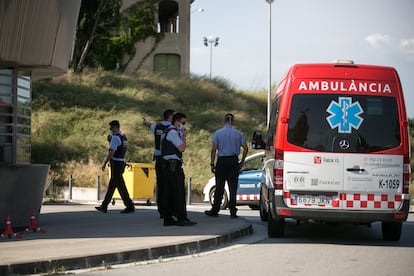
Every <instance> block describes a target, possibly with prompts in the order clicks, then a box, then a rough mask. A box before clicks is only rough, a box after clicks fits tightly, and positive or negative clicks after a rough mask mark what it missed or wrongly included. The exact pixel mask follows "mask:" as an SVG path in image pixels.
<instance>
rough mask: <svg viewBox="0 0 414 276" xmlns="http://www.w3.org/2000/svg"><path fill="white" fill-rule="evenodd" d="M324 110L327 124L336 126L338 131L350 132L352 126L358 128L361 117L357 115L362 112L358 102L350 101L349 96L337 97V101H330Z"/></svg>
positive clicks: (332, 126)
mask: <svg viewBox="0 0 414 276" xmlns="http://www.w3.org/2000/svg"><path fill="white" fill-rule="evenodd" d="M326 112H328V113H329V114H331V115H330V116H328V117H326V120H327V121H328V124H329V126H330V127H331V128H332V129H334V128H336V127H337V128H338V133H351V132H352V128H354V129H359V127H360V126H361V123H362V121H363V120H364V119H362V118H361V117H360V116H359V115H360V114H361V113H363V112H364V110H363V109H362V107H361V105H360V104H359V102H354V103H353V102H352V98H351V97H339V98H338V102H335V101H331V103H330V104H329V106H328V108H327V109H326Z"/></svg>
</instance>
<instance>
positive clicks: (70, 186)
mask: <svg viewBox="0 0 414 276" xmlns="http://www.w3.org/2000/svg"><path fill="white" fill-rule="evenodd" d="M72 180H73V178H72V175H69V199H70V200H72Z"/></svg>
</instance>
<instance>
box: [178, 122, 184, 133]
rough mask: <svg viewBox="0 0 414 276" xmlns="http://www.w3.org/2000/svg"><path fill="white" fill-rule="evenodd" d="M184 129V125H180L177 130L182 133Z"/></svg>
mask: <svg viewBox="0 0 414 276" xmlns="http://www.w3.org/2000/svg"><path fill="white" fill-rule="evenodd" d="M184 129H185V125H183V124H182V123H180V126H179V127H178V130H180V131H183V130H184Z"/></svg>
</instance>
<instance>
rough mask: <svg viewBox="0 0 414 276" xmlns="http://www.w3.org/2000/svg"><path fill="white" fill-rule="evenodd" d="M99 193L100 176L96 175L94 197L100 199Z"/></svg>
mask: <svg viewBox="0 0 414 276" xmlns="http://www.w3.org/2000/svg"><path fill="white" fill-rule="evenodd" d="M100 194H101V176H100V175H97V176H96V199H97V200H100Z"/></svg>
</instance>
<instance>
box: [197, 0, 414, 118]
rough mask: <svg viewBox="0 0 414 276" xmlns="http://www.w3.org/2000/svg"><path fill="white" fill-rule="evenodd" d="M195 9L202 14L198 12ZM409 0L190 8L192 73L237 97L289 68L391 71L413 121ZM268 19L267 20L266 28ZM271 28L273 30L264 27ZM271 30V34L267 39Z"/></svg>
mask: <svg viewBox="0 0 414 276" xmlns="http://www.w3.org/2000/svg"><path fill="white" fill-rule="evenodd" d="M199 9H203V11H202V12H200V11H199ZM413 12H414V0H275V1H273V3H272V4H271V16H270V6H269V4H268V3H267V2H266V0H195V1H194V2H193V4H192V6H191V19H190V20H191V40H190V72H191V73H192V74H195V75H200V76H207V77H208V76H209V75H210V46H208V47H206V46H205V45H204V43H203V38H204V37H207V38H208V37H210V36H212V37H214V38H216V37H218V38H219V44H218V45H217V46H215V47H214V46H213V47H212V55H211V59H212V65H211V68H212V70H211V73H212V77H213V78H214V77H221V78H224V79H226V80H228V81H229V83H230V84H231V85H232V86H233V87H234V88H236V89H241V90H249V91H252V90H253V91H255V90H265V91H267V89H268V86H269V54H270V51H269V48H270V47H269V44H270V43H269V41H270V39H269V36H270V34H271V37H272V39H271V43H272V46H271V70H270V71H271V83H272V85H275V84H277V83H278V82H279V80H280V79H281V78H282V76H283V75H284V74H285V73H286V72H287V70H288V69H289V67H290V66H292V65H293V64H295V63H313V62H315V63H330V62H332V61H333V60H335V59H349V60H353V61H354V62H355V63H359V64H372V65H384V66H391V67H394V68H395V69H397V72H398V73H399V76H400V79H401V83H402V87H403V90H404V97H405V103H406V108H407V114H408V117H409V118H414V13H413ZM270 18H271V20H270ZM270 21H271V24H270ZM270 25H271V31H270V28H269V27H270Z"/></svg>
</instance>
